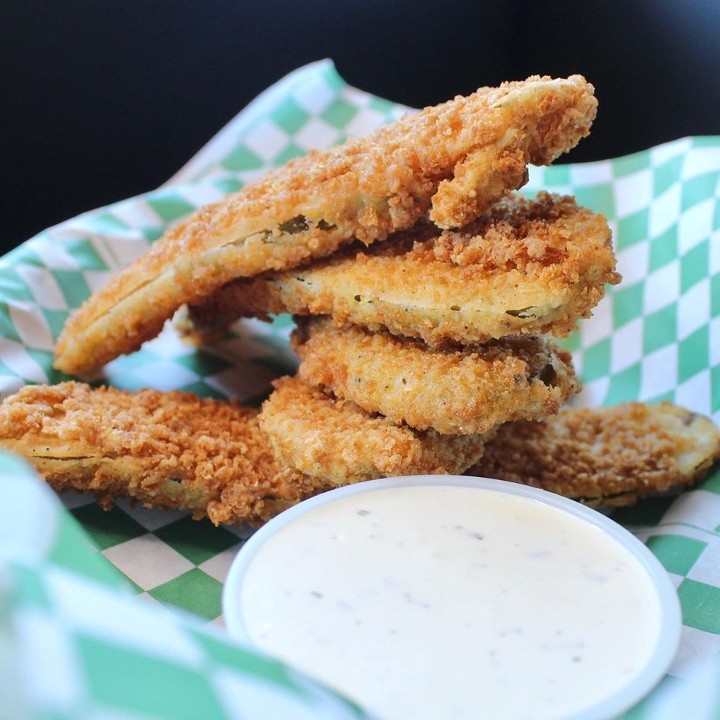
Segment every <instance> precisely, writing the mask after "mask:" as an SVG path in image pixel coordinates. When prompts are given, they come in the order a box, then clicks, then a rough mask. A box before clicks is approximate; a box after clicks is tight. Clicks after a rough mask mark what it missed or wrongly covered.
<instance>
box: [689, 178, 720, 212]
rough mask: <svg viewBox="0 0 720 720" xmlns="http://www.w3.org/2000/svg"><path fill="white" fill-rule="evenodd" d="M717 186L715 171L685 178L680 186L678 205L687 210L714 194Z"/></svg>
mask: <svg viewBox="0 0 720 720" xmlns="http://www.w3.org/2000/svg"><path fill="white" fill-rule="evenodd" d="M717 186H718V174H717V172H711V173H706V174H705V175H699V176H698V177H694V178H691V179H690V180H686V181H685V182H684V183H683V186H682V195H681V198H680V207H681V208H682V209H683V210H687V209H689V208H691V207H693V206H694V205H697V204H698V203H701V202H703V201H704V200H709V199H710V198H712V197H714V196H715V192H716V191H717Z"/></svg>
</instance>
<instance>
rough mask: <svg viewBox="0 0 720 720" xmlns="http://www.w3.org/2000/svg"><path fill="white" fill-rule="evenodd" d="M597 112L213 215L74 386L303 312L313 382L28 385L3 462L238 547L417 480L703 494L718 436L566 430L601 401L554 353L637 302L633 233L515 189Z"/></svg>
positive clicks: (554, 115) (471, 135) (337, 162)
mask: <svg viewBox="0 0 720 720" xmlns="http://www.w3.org/2000/svg"><path fill="white" fill-rule="evenodd" d="M595 111H596V100H595V97H594V93H593V88H592V86H591V85H589V84H588V83H587V82H586V81H585V79H584V78H582V77H580V76H572V77H570V78H567V79H551V78H547V77H532V78H528V79H527V80H525V81H523V82H512V83H505V84H503V85H501V86H500V87H498V88H481V89H480V90H478V91H477V92H476V93H474V94H473V95H470V96H468V97H458V98H456V99H454V100H452V101H450V102H447V103H445V104H443V105H439V106H437V107H432V108H427V109H425V110H423V111H422V112H419V113H416V114H411V115H408V116H406V117H404V118H402V119H401V120H399V121H397V122H395V123H393V124H392V125H389V126H386V127H384V128H382V129H380V130H378V131H376V132H375V133H373V134H371V135H368V136H365V137H362V138H358V139H355V140H351V141H349V142H347V143H346V144H344V145H342V146H338V147H336V148H333V149H331V150H328V151H324V152H315V153H310V154H309V155H308V156H306V157H303V158H299V159H296V160H293V161H291V162H290V163H288V164H287V165H286V166H284V167H282V168H279V169H277V170H274V171H272V172H270V173H268V174H267V175H266V176H265V177H263V178H262V179H260V180H259V181H257V182H256V183H254V184H252V185H249V186H247V187H246V188H244V189H243V190H241V191H240V192H238V193H236V194H234V195H232V196H230V197H228V198H227V199H226V200H225V201H223V202H221V203H218V204H215V205H210V206H207V207H204V208H202V209H200V210H199V211H197V212H196V213H194V214H193V215H191V216H190V217H188V218H187V219H186V220H184V221H183V222H181V223H179V224H178V225H176V226H174V227H173V228H171V229H170V230H169V231H168V232H167V233H166V234H165V236H164V237H163V238H161V239H160V240H159V241H157V242H156V243H155V244H154V245H153V246H152V247H151V248H150V249H149V250H148V252H147V253H146V254H145V255H143V256H142V257H141V258H139V259H138V260H137V261H136V262H135V263H134V264H133V265H131V266H130V267H129V268H127V269H126V270H125V271H124V272H122V273H121V274H120V275H118V276H116V277H115V278H114V279H112V280H111V281H110V283H109V284H108V285H107V286H106V287H105V288H103V289H102V290H100V291H99V292H97V293H95V294H94V295H93V296H92V297H91V298H90V299H89V300H88V301H87V302H86V303H85V304H84V305H83V306H82V307H81V308H80V310H79V311H78V312H77V313H76V314H75V315H74V316H73V317H71V318H70V320H69V321H68V323H67V325H66V327H65V328H64V330H63V333H62V335H61V337H60V338H59V340H58V343H57V347H56V367H57V368H59V369H60V370H63V371H65V372H67V373H70V374H82V373H86V372H91V371H95V370H97V369H99V368H100V367H102V365H104V364H105V363H106V362H108V361H110V360H112V359H113V358H115V357H117V356H118V355H120V354H123V353H128V352H132V351H134V350H136V349H137V348H139V347H140V345H141V344H142V343H143V342H144V341H146V340H148V339H150V338H152V337H154V336H155V335H157V334H158V333H159V332H160V330H161V329H162V327H163V326H164V324H165V323H166V322H167V321H168V320H169V319H170V318H172V317H173V316H174V315H175V314H176V312H177V311H179V310H181V309H184V312H185V315H184V317H185V321H184V323H185V332H186V333H187V334H189V335H191V336H192V337H193V338H194V339H195V340H196V341H197V340H198V339H200V340H202V341H207V340H208V338H211V337H213V335H214V334H215V333H216V332H217V331H219V330H223V329H225V328H226V327H227V326H228V325H229V324H230V323H231V322H233V321H235V320H236V319H238V318H241V317H260V318H265V317H268V316H269V315H270V314H272V313H279V312H288V313H292V314H293V316H294V317H295V319H296V323H297V328H296V330H295V331H294V333H293V337H292V344H293V347H294V349H295V351H296V352H297V355H298V357H299V359H300V364H299V368H298V372H297V374H296V375H295V376H294V377H284V378H280V379H278V380H277V381H276V382H275V384H274V390H273V392H272V394H271V395H270V397H269V398H268V399H267V400H266V401H265V403H264V404H263V406H262V408H260V409H259V410H258V409H254V408H250V407H246V406H242V405H240V404H239V403H237V402H234V401H232V400H231V401H218V400H210V399H201V398H198V397H195V396H193V395H191V394H189V393H180V392H165V393H163V392H159V391H156V390H142V391H139V392H135V393H129V392H123V391H119V390H116V389H113V388H99V389H91V388H90V387H89V386H88V385H86V384H83V383H80V382H67V383H62V384H59V385H56V386H34V387H26V388H23V389H22V390H21V391H20V392H19V393H18V394H16V395H15V396H13V397H11V398H9V399H8V400H6V401H5V403H4V404H3V405H2V406H0V445H2V446H5V447H8V448H10V449H13V450H16V451H18V452H20V453H22V454H24V455H25V456H27V457H28V458H29V459H30V460H31V461H32V462H33V463H34V464H35V466H36V467H37V468H38V470H39V471H40V472H41V473H42V474H43V475H44V476H45V477H46V478H47V480H48V482H50V484H51V485H53V486H54V487H55V488H56V489H58V490H63V489H67V488H73V489H76V490H82V491H86V492H90V493H92V494H93V495H94V496H95V497H96V498H97V499H98V501H99V502H101V503H102V504H103V505H109V504H111V503H112V502H113V501H114V500H115V499H116V498H117V497H123V496H129V497H131V498H135V499H137V500H138V501H140V502H143V503H145V504H147V505H157V506H161V507H171V508H187V509H189V510H191V511H193V513H194V515H195V516H197V517H202V516H208V517H210V519H211V520H212V521H213V522H215V523H226V522H228V523H229V522H237V521H241V520H248V521H250V522H258V521H262V520H264V519H266V518H268V517H270V516H271V515H273V514H275V513H276V512H278V511H279V510H280V509H282V508H284V507H287V506H288V505H290V504H293V503H295V502H297V501H298V500H301V499H302V498H305V497H308V496H310V495H312V494H314V493H317V492H320V491H322V490H325V489H328V488H331V487H334V486H338V485H343V484H346V483H352V482H358V481H362V480H366V479H369V478H375V477H382V476H391V475H408V474H415V473H465V472H467V473H470V474H476V475H489V476H495V477H505V478H508V479H511V480H515V481H518V482H525V483H529V484H533V485H537V486H540V487H545V488H547V489H550V490H553V491H555V492H559V493H562V494H565V495H567V496H569V497H574V498H577V499H579V500H583V501H585V502H588V503H591V504H594V505H601V504H602V505H618V504H626V503H629V502H633V501H635V500H636V499H638V498H640V497H643V496H645V495H648V494H651V493H656V492H664V491H668V490H674V489H677V488H679V487H683V486H687V485H690V484H692V483H693V482H695V481H696V480H697V479H699V478H700V477H702V476H703V475H704V474H705V473H706V472H707V471H708V470H709V468H710V467H711V465H712V464H713V463H714V461H715V460H716V459H717V458H718V456H720V432H718V430H717V428H716V427H715V426H714V425H713V424H712V423H711V422H710V421H709V420H708V419H706V418H702V417H699V416H696V415H693V414H691V413H689V412H687V411H685V410H683V409H681V408H677V407H675V406H673V405H669V404H663V405H657V406H652V407H651V406H647V405H643V404H641V403H630V404H627V405H623V406H619V407H617V408H612V409H594V410H588V409H586V410H572V409H562V410H561V407H562V406H563V404H564V403H565V402H566V401H567V400H568V399H569V398H570V397H571V396H572V395H573V394H574V393H576V392H577V391H578V389H579V383H578V381H577V379H576V377H575V373H574V370H573V367H572V360H571V357H570V355H569V354H568V353H567V352H566V351H564V350H562V349H560V348H559V347H558V346H557V345H555V344H554V342H553V341H552V340H550V339H548V336H549V335H553V336H557V337H563V336H566V335H567V334H568V333H569V332H570V331H572V330H573V329H575V327H576V326H577V322H578V320H580V319H581V318H585V317H588V316H589V315H590V313H591V311H592V309H593V308H594V307H595V305H596V304H597V303H598V302H599V300H600V299H601V298H602V297H603V293H604V288H605V286H606V285H607V284H609V283H610V284H613V283H617V282H618V281H619V279H620V278H619V276H618V274H617V273H616V272H615V257H614V254H613V249H612V240H611V234H610V230H609V228H608V225H607V222H606V221H605V219H604V218H603V217H602V216H600V215H598V214H596V213H593V212H591V211H589V210H586V209H583V208H581V207H578V205H577V204H576V203H575V201H574V199H573V198H570V197H560V196H553V195H549V194H547V193H540V194H539V195H538V196H537V197H536V198H534V199H528V198H523V197H521V196H519V195H517V194H515V191H516V190H517V189H518V188H520V187H521V186H522V185H523V184H524V183H525V182H526V180H527V172H528V171H527V168H528V165H529V164H548V163H550V162H552V161H553V160H555V159H556V158H557V157H558V156H559V155H560V154H562V153H564V152H566V151H568V150H570V149H571V148H573V147H574V146H575V145H576V144H577V142H579V140H580V139H581V138H582V137H584V136H586V135H587V134H588V133H589V130H590V126H591V124H592V121H593V119H594V116H595ZM239 371H241V370H239Z"/></svg>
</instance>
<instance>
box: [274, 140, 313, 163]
mask: <svg viewBox="0 0 720 720" xmlns="http://www.w3.org/2000/svg"><path fill="white" fill-rule="evenodd" d="M301 155H305V150H303V149H302V148H301V147H300V146H299V145H296V144H295V143H292V142H290V143H288V144H287V145H285V146H284V147H283V149H282V150H281V151H280V152H279V153H278V154H277V155H276V156H275V157H274V158H273V165H277V166H279V165H284V164H285V163H286V162H289V161H290V160H292V159H293V158H296V157H300V156H301Z"/></svg>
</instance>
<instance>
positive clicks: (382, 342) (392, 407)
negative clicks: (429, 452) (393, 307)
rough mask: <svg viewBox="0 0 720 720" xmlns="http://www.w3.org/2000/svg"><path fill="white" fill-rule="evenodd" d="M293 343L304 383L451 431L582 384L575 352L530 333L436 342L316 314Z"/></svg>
mask: <svg viewBox="0 0 720 720" xmlns="http://www.w3.org/2000/svg"><path fill="white" fill-rule="evenodd" d="M292 345H293V348H294V349H295V351H296V353H297V354H298V356H299V357H300V366H299V368H298V377H299V378H300V379H301V380H303V381H304V382H305V383H307V384H309V385H316V386H319V387H321V388H324V389H328V390H330V391H331V392H332V394H333V395H335V396H336V397H339V398H344V399H346V400H351V401H352V402H354V403H355V404H357V405H358V406H360V407H361V408H362V409H363V410H365V411H366V412H368V413H380V414H381V415H384V416H385V417H387V418H388V419H389V420H391V421H392V422H394V423H396V424H401V423H405V424H407V425H409V426H410V427H412V428H415V429H416V430H428V429H430V428H432V429H434V430H436V431H437V432H438V433H441V434H446V435H469V434H471V433H485V432H488V431H489V430H491V429H493V428H495V427H496V426H498V425H500V424H502V423H505V422H509V421H511V420H520V419H537V418H542V417H545V416H546V415H549V414H551V413H555V412H557V411H558V409H559V408H560V406H561V405H562V404H563V403H564V402H565V401H566V400H567V399H568V398H569V397H570V396H571V395H573V394H574V393H576V392H577V391H578V389H579V383H578V382H577V379H576V377H575V372H574V370H573V366H572V358H571V356H570V353H568V352H566V351H564V350H561V349H560V348H558V347H557V346H555V345H554V344H552V343H550V342H549V341H547V340H546V339H545V338H543V337H534V336H530V335H527V336H522V337H507V338H504V339H502V340H494V341H491V342H488V343H484V344H482V345H474V346H471V347H467V346H464V347H454V348H453V347H446V348H442V349H440V348H437V349H430V348H428V347H427V346H426V345H424V344H423V343H421V342H419V341H416V340H410V339H407V338H400V337H397V336H394V335H390V334H389V333H387V332H371V331H369V330H365V329H363V328H361V327H359V326H357V325H346V326H340V327H338V326H336V325H335V324H334V323H332V322H331V321H329V320H328V319H326V318H311V319H305V321H304V322H303V321H301V322H300V324H299V326H298V328H297V329H296V330H295V331H294V333H293V336H292Z"/></svg>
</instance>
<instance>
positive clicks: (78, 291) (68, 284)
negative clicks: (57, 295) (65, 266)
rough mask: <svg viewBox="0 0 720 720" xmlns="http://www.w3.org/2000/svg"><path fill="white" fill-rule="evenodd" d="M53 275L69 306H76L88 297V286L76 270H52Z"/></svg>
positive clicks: (89, 291)
mask: <svg viewBox="0 0 720 720" xmlns="http://www.w3.org/2000/svg"><path fill="white" fill-rule="evenodd" d="M53 277H54V278H55V281H56V282H57V284H58V286H59V287H60V292H62V294H63V298H65V302H66V303H67V305H68V307H70V308H77V307H80V305H81V304H82V303H83V302H84V301H85V300H86V299H87V298H88V297H90V293H91V290H90V286H89V285H88V284H87V281H86V280H85V276H84V275H83V274H82V273H81V272H79V271H78V270H53Z"/></svg>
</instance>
